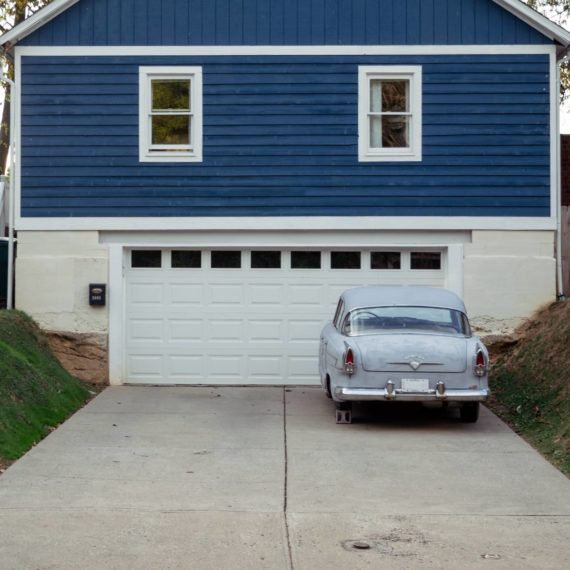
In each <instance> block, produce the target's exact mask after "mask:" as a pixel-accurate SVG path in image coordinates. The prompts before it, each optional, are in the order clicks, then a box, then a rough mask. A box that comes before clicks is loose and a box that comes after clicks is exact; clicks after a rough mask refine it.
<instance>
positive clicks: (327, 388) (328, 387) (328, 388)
mask: <svg viewBox="0 0 570 570" xmlns="http://www.w3.org/2000/svg"><path fill="white" fill-rule="evenodd" d="M325 392H326V394H327V398H329V399H331V400H332V392H331V379H330V378H329V376H327V378H326V380H325Z"/></svg>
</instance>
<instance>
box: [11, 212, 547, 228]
mask: <svg viewBox="0 0 570 570" xmlns="http://www.w3.org/2000/svg"><path fill="white" fill-rule="evenodd" d="M252 228H255V230H258V231H259V230H278V231H283V230H295V231H321V230H335V231H354V230H375V231H384V230H400V231H410V230H461V231H464V230H497V231H499V230H519V231H521V230H526V231H548V230H555V229H556V217H550V218H523V217H512V218H511V217H509V218H507V217H497V218H492V217H485V218H484V217H479V218H478V217H437V216H431V217H430V216H425V217H385V218H382V217H364V216H363V217H359V216H347V217H342V218H340V217H310V216H304V217H242V218H233V217H227V218H210V217H201V218H178V217H172V218H22V217H18V219H17V220H16V229H17V230H19V231H50V230H51V231H67V230H78V231H79V230H93V231H107V230H117V231H129V230H139V231H205V230H206V231H207V230H209V231H243V230H251V229H252Z"/></svg>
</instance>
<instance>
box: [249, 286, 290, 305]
mask: <svg viewBox="0 0 570 570" xmlns="http://www.w3.org/2000/svg"><path fill="white" fill-rule="evenodd" d="M284 292H285V287H284V286H283V285H282V284H279V283H263V284H255V283H250V284H249V285H248V287H247V304H248V305H249V306H250V307H252V308H253V309H255V307H259V306H261V307H266V308H269V307H273V308H281V307H282V306H283V295H284Z"/></svg>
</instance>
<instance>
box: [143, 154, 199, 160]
mask: <svg viewBox="0 0 570 570" xmlns="http://www.w3.org/2000/svg"><path fill="white" fill-rule="evenodd" d="M139 162H203V158H202V156H201V155H197V154H186V153H180V152H178V153H172V154H169V153H149V154H141V155H140V156H139Z"/></svg>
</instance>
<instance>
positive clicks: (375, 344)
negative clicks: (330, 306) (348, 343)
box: [354, 333, 467, 373]
mask: <svg viewBox="0 0 570 570" xmlns="http://www.w3.org/2000/svg"><path fill="white" fill-rule="evenodd" d="M354 340H355V341H356V342H355V343H354V344H356V345H357V346H358V348H359V350H360V354H361V358H362V367H363V368H364V370H367V371H369V372H417V373H421V372H464V371H465V370H466V368H467V348H466V346H467V343H466V339H465V338H464V337H453V336H443V335H424V334H411V333H402V334H390V335H387V334H378V335H370V336H361V337H354Z"/></svg>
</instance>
